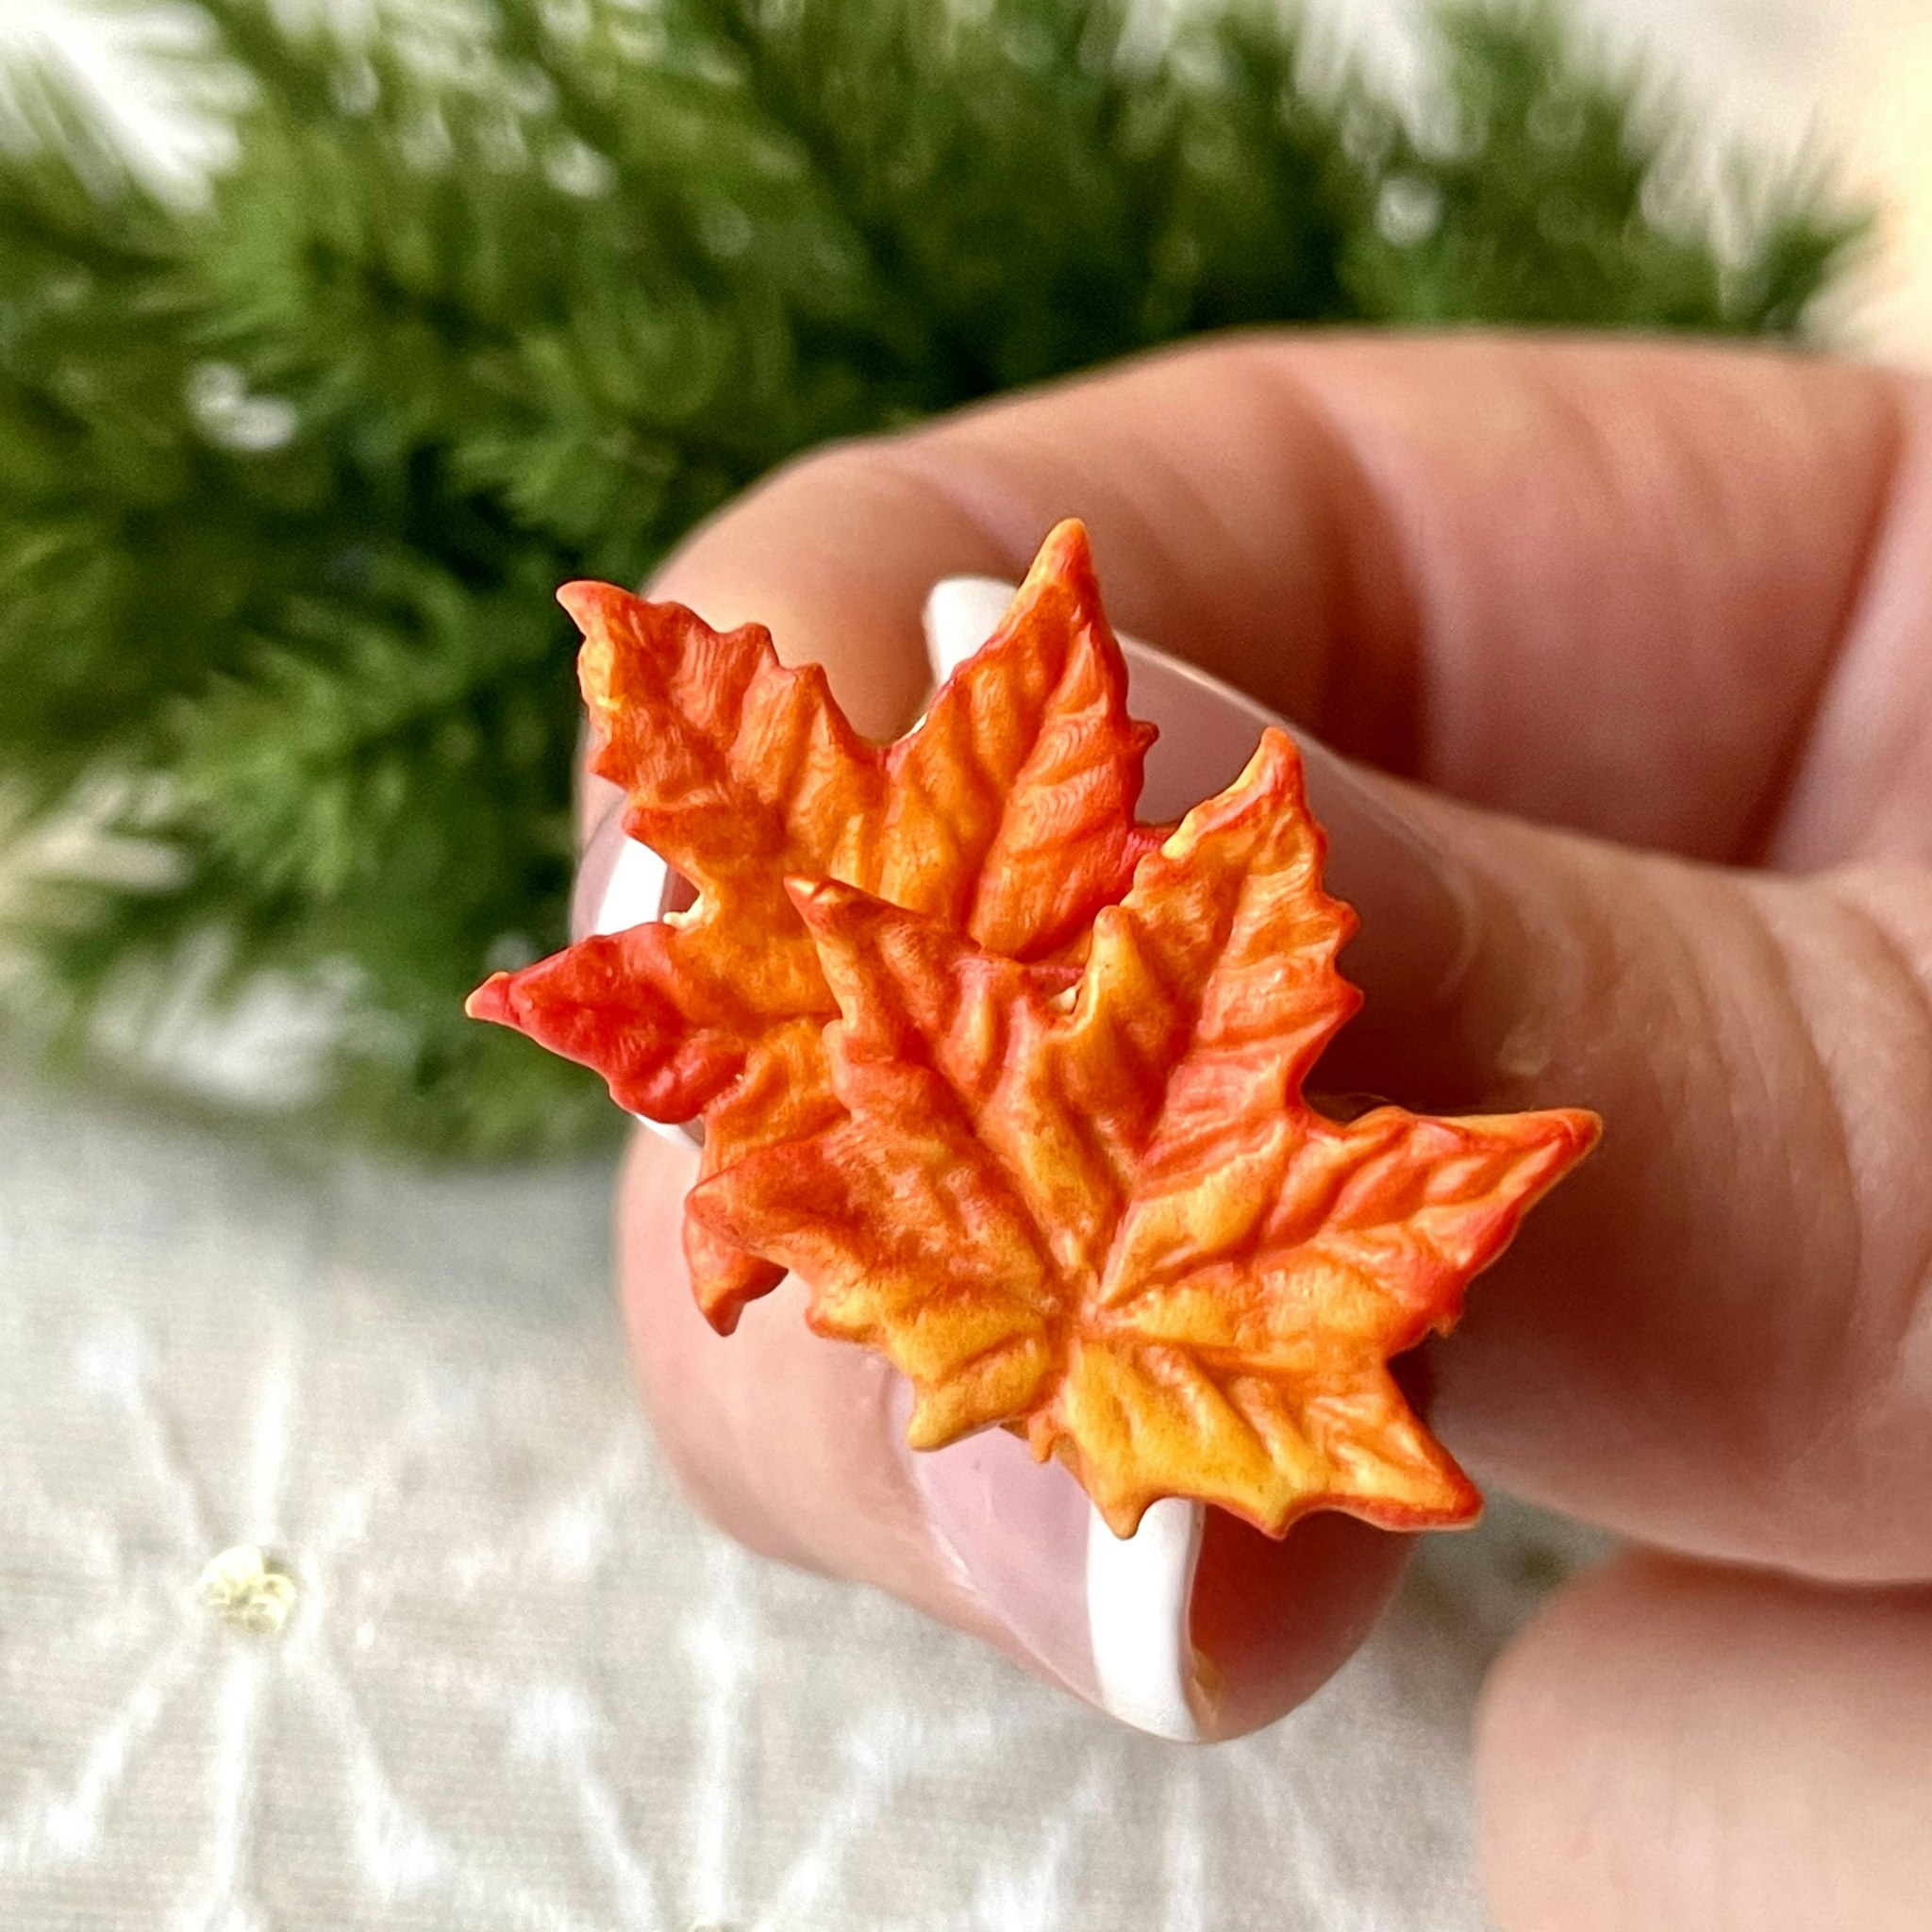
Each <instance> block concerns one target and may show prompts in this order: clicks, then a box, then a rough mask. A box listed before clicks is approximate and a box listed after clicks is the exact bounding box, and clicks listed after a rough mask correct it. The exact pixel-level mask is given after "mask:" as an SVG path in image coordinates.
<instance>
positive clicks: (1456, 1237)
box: [690, 731, 1599, 1535]
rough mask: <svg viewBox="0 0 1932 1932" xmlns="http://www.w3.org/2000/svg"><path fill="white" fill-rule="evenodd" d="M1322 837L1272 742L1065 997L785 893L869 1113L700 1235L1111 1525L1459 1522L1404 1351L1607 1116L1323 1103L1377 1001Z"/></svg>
mask: <svg viewBox="0 0 1932 1932" xmlns="http://www.w3.org/2000/svg"><path fill="white" fill-rule="evenodd" d="M1323 848H1324V841H1323V837H1322V834H1321V832H1320V830H1319V828H1318V827H1317V826H1316V825H1315V824H1314V823H1313V821H1312V820H1311V819H1310V818H1309V816H1308V814H1307V808H1306V806H1305V804H1304V801H1303V794H1302V782H1301V765H1300V759H1299V758H1298V756H1297V754H1296V752H1295V750H1294V747H1293V744H1292V743H1291V741H1290V740H1289V739H1288V738H1287V736H1286V735H1285V734H1283V733H1281V732H1279V731H1270V732H1269V733H1268V734H1267V735H1266V736H1265V738H1264V739H1263V741H1262V743H1261V745H1260V748H1259V749H1258V751H1257V753H1256V755H1255V758H1254V759H1253V761H1252V762H1251V764H1250V765H1249V767H1248V769H1247V770H1246V772H1245V773H1244V774H1242V775H1241V778H1240V779H1239V780H1237V782H1236V783H1235V784H1234V785H1233V786H1231V787H1230V788H1229V789H1228V790H1227V791H1224V792H1223V793H1222V794H1221V795H1220V796H1219V797H1218V798H1214V799H1211V800H1209V801H1208V803H1207V804H1205V805H1203V806H1200V807H1198V808H1196V809H1195V810H1194V811H1192V812H1191V813H1190V814H1189V815H1188V817H1187V818H1186V820H1185V821H1183V823H1182V824H1181V825H1180V827H1179V828H1178V830H1177V831H1176V832H1175V833H1174V835H1173V836H1172V837H1171V838H1170V839H1169V840H1168V841H1167V842H1166V843H1165V845H1164V846H1163V847H1161V848H1160V849H1159V850H1158V851H1156V852H1154V853H1152V854H1150V855H1149V856H1148V857H1147V858H1144V859H1143V860H1142V861H1141V864H1140V867H1139V869H1138V871H1137V874H1136V875H1135V878H1134V881H1133V885H1132V888H1131V890H1130V891H1128V892H1127V893H1126V895H1125V897H1124V899H1123V900H1122V901H1121V902H1120V903H1119V904H1118V905H1117V906H1115V907H1112V908H1103V909H1101V910H1100V911H1099V912H1098V913H1097V915H1096V916H1095V918H1094V923H1093V932H1092V941H1091V950H1090V952H1089V954H1088V957H1087V959H1086V963H1085V967H1084V970H1083V972H1082V974H1081V977H1080V979H1079V980H1078V983H1077V985H1076V986H1075V987H1074V988H1071V989H1069V990H1068V991H1065V992H1061V993H1056V992H1055V991H1053V990H1052V989H1051V988H1050V987H1045V986H1042V985H1041V982H1040V981H1039V979H1038V978H1037V976H1034V975H1029V974H1027V972H1026V971H1025V970H1024V968H1023V967H1022V966H1020V965H1018V964H1016V963H1015V962H1014V961H1012V960H1010V959H1007V958H1000V957H998V956H997V955H996V954H995V953H994V952H993V951H991V950H990V949H988V948H986V947H983V946H980V945H976V944H974V941H973V940H972V939H971V938H969V937H968V936H966V935H965V934H963V933H961V932H959V931H958V930H957V929H956V928H955V927H953V926H950V925H948V924H944V923H942V922H941V921H938V920H933V919H928V918H921V917H919V916H917V915H915V914H912V913H908V912H907V911H905V910H902V909H899V908H893V907H891V906H888V905H885V904H882V903H880V902H879V901H878V900H877V899H876V898H873V897H870V896H868V895H866V894H865V893H863V892H860V891H854V890H852V889H851V887H850V886H848V885H841V884H838V883H834V882H825V881H821V880H812V881H807V880H794V881H792V882H791V895H792V898H793V900H794V903H795V904H796V905H797V906H798V908H799V910H800V912H801V913H802V914H803V917H804V921H805V924H806V925H807V926H808V928H809V931H810V935H811V938H812V940H813V941H815V943H816V946H817V949H818V955H819V958H820V960H821V961H822V963H823V966H824V974H825V977H826V979H827V981H828V982H829V984H830V986H831V989H832V991H833V992H834V993H835V994H836V995H837V998H838V1003H839V1009H840V1012H841V1016H842V1017H841V1020H840V1021H839V1022H838V1023H837V1024H834V1025H832V1026H831V1027H830V1028H829V1030H828V1043H829V1048H830V1057H831V1080H832V1088H833V1091H834V1092H835V1093H836V1095H837V1098H838V1099H839V1100H840V1101H841V1102H842V1103H843V1105H844V1108H846V1109H847V1111H846V1112H845V1114H844V1115H843V1116H841V1117H840V1118H838V1119H836V1120H833V1121H831V1122H829V1123H827V1124H825V1125H824V1126H823V1127H821V1128H820V1129H819V1130H818V1131H816V1132H814V1133H812V1134H810V1135H808V1136H807V1137H805V1138H804V1139H802V1140H797V1141H791V1142H790V1143H788V1144H783V1145H773V1146H769V1147H767V1148H764V1149H762V1150H759V1151H758V1152H755V1153H752V1154H749V1155H748V1156H747V1157H746V1158H742V1159H741V1160H738V1161H737V1162H735V1163H734V1164H733V1165H731V1166H730V1167H729V1168H727V1169H725V1170H724V1171H723V1172H721V1173H719V1174H714V1175H713V1176H712V1177H711V1178H709V1179H708V1180H707V1181H705V1182H704V1183H703V1184H702V1185H700V1186H699V1187H698V1188H697V1189H696V1190H695V1191H693V1192H692V1194H691V1199H690V1208H691V1212H693V1213H694V1214H695V1215H696V1217H697V1218H698V1220H699V1221H700V1222H702V1223H703V1224H705V1225H706V1226H708V1228H710V1229H712V1230H713V1231H715V1232H716V1233H717V1234H718V1235H719V1236H721V1237H722V1238H724V1239H725V1240H728V1241H732V1242H734V1243H737V1244H740V1245H741V1246H742V1247H743V1248H745V1249H747V1250H750V1251H752V1252H755V1253H757V1254H760V1255H763V1256H767V1257H770V1258H771V1259H772V1260H774V1262H777V1263H781V1264H782V1265H784V1266H785V1267H787V1268H789V1269H791V1270H793V1271H795V1272H796V1273H797V1274H799V1275H800V1276H801V1277H802V1278H803V1279H804V1280H805V1282H806V1283H807V1284H808V1287H809V1289H810V1291H811V1300H810V1312H809V1320H810V1322H811V1324H812V1326H813V1327H814V1328H815V1329H817V1330H818V1331H819V1332H820V1333H821V1334H824V1335H828V1336H836V1337H841V1338H843V1339H846V1340H849V1341H859V1342H864V1343H868V1344H870V1345H871V1346H873V1347H874V1348H877V1349H879V1350H881V1351H883V1352H884V1353H885V1354H886V1355H887V1356H888V1357H890V1358H891V1360H892V1361H893V1362H894V1363H895V1364H896V1365H897V1367H898V1368H899V1369H900V1370H902V1371H903V1372H904V1373H905V1374H907V1375H908V1377H909V1378H910V1380H911V1382H912V1385H913V1388H914V1391H915V1395H916V1403H915V1407H914V1409H913V1413H912V1420H911V1425H910V1430H909V1438H910V1441H911V1442H912V1444H913V1445H914V1446H915V1447H918V1448H927V1449H930V1448H936V1447H939V1446H940V1445H941V1444H943V1443H945V1442H948V1441H953V1440H955V1439H956V1438H958V1437H960V1436H963V1435H966V1434H969V1433H971V1432H972V1431H974V1430H976V1429H980V1428H984V1427H987V1426H989V1425H992V1424H1006V1425H1008V1426H1009V1427H1012V1428H1014V1429H1016V1430H1021V1431H1024V1434H1025V1435H1026V1437H1027V1438H1028V1439H1029V1441H1030V1442H1031V1444H1032V1447H1033V1449H1034V1452H1035V1454H1036V1455H1038V1456H1040V1457H1041V1458H1044V1457H1047V1456H1049V1455H1058V1457H1061V1459H1062V1460H1063V1461H1065V1462H1066V1464H1067V1465H1068V1466H1069V1467H1070V1468H1071V1469H1072V1470H1073V1472H1074V1474H1075V1475H1076V1476H1077V1477H1078V1479H1079V1480H1080V1482H1081V1483H1082V1484H1083V1485H1084V1486H1085V1488H1086V1489H1087V1491H1088V1492H1089V1494H1090V1495H1091V1497H1092V1498H1093V1500H1094V1502H1095V1503H1096V1504H1097V1505H1098V1507H1100V1509H1101V1511H1102V1513H1103V1514H1104V1515H1105V1516H1106V1518H1107V1520H1108V1523H1109V1524H1111V1525H1112V1526H1113V1528H1114V1529H1115V1530H1116V1531H1117V1532H1119V1533H1120V1534H1122V1535H1126V1534H1129V1533H1131V1531H1132V1530H1133V1529H1134V1527H1135V1525H1136V1524H1138V1522H1139V1520H1140V1517H1141V1511H1142V1510H1143V1509H1144V1508H1145V1507H1147V1505H1148V1504H1149V1503H1150V1502H1152V1501H1154V1500H1155V1499H1156V1498H1157V1497H1160V1496H1167V1495H1179V1496H1189V1497H1194V1498H1198V1499H1201V1500H1203V1501H1207V1502H1211V1503H1218V1504H1220V1505H1222V1506H1223V1507H1225V1508H1227V1509H1230V1510H1232V1511H1234V1512H1235V1513H1236V1514H1238V1515H1240V1516H1242V1517H1245V1518H1246V1519H1247V1520H1248V1521H1249V1522H1251V1523H1253V1524H1256V1525H1257V1526H1258V1527H1259V1528H1261V1529H1263V1530H1266V1531H1268V1532H1270V1533H1271V1534H1275V1535H1279V1534H1280V1533H1282V1532H1283V1531H1284V1530H1285V1529H1286V1528H1287V1526H1288V1525H1289V1524H1291V1523H1292V1522H1293V1521H1294V1520H1295V1519H1296V1518H1297V1517H1299V1516H1301V1515H1303V1514H1305V1513H1306V1512H1307V1511H1308V1510H1311V1509H1317V1508H1337V1509H1344V1510H1348V1511H1350V1512H1351V1513H1353V1514H1356V1515H1358V1516H1362V1517H1365V1518H1367V1519H1369V1520H1370V1521H1372V1522H1375V1523H1380V1524H1386V1525H1389V1526H1391V1527H1403V1528H1418V1527H1423V1526H1425V1525H1430V1524H1452V1523H1457V1522H1463V1521H1467V1520H1468V1519H1469V1518H1471V1517H1472V1516H1474V1513H1475V1511H1476V1508H1477V1507H1478V1500H1479V1499H1478V1497H1477V1495H1476V1491H1475V1490H1474V1487H1473V1486H1472V1485H1471V1483H1470V1482H1469V1480H1468V1478H1467V1477H1466V1476H1465V1475H1464V1474H1463V1473H1462V1472H1461V1470H1460V1469H1458V1468H1457V1465H1456V1463H1455V1461H1454V1460H1453V1458H1452V1457H1450V1456H1449V1454H1448V1452H1447V1451H1446V1450H1445V1449H1443V1448H1442V1446H1441V1444H1440V1443H1439V1442H1438V1441H1436V1440H1435V1439H1434V1438H1433V1437H1432V1436H1431V1435H1430V1433H1429V1432H1428V1430H1427V1429H1426V1428H1425V1427H1424V1425H1423V1424H1422V1423H1421V1422H1420V1421H1419V1420H1418V1419H1417V1417H1416V1416H1415V1415H1414V1413H1413V1412H1412V1411H1411V1409H1410V1408H1409V1406H1408V1404H1407V1402H1406V1401H1405V1399H1404V1397H1403V1395H1402V1393H1401V1391H1399V1390H1398V1388H1397V1387H1396V1385H1395V1382H1394V1380H1393V1379H1392V1378H1391V1374H1390V1373H1389V1369H1388V1360H1389V1357H1391V1356H1392V1355H1395V1354H1397V1353H1399V1352H1400V1351H1402V1350H1404V1349H1407V1348H1409V1347H1411V1346H1413V1345H1414V1344H1415V1343H1416V1342H1417V1341H1420V1340H1421V1339H1422V1338H1423V1337H1424V1335H1425V1334H1426V1333H1428V1332H1429V1331H1430V1330H1439V1331H1440V1330H1444V1329H1446V1328H1448V1327H1449V1326H1450V1325H1452V1324H1454V1322H1455V1321H1456V1319H1457V1316H1458V1314H1459V1313H1460V1310H1461V1305H1462V1297H1463V1291H1464V1289H1465V1287H1466V1285H1467V1283H1468V1281H1469V1279H1470V1277H1471V1276H1472V1275H1473V1274H1475V1273H1476V1272H1477V1270H1479V1269H1481V1268H1482V1267H1484V1266H1485V1265H1487V1264H1488V1263H1489V1262H1490V1261H1491V1260H1492V1259H1494V1257H1496V1256H1497V1254H1499V1253H1500V1252H1501V1250H1502V1249H1503V1247H1504V1246H1505V1245H1506V1244H1507V1241H1509V1239H1510V1237H1511V1236H1512V1235H1513V1234H1514V1232H1515V1229H1516V1226H1517V1224H1518V1222H1519V1221H1520V1220H1521V1218H1522V1216H1523V1214H1524V1211H1525V1209H1526V1208H1528V1207H1529V1205H1530V1203H1531V1202H1532V1201H1533V1200H1535V1198H1536V1197H1537V1196H1538V1195H1539V1194H1541V1192H1542V1191H1544V1190H1545V1189H1547V1188H1548V1187H1550V1186H1551V1185H1552V1184H1553V1183H1554V1182H1555V1181H1556V1180H1557V1178H1558V1177H1559V1176H1560V1175H1561V1174H1563V1173H1564V1172H1565V1170H1566V1169H1568V1168H1569V1167H1571V1166H1572V1165H1573V1164H1574V1162H1575V1161H1576V1160H1578V1159H1579V1158H1581V1157H1582V1156H1583V1155H1584V1154H1585V1153H1586V1152H1587V1151H1588V1150H1589V1148H1590V1147H1591V1144H1592V1142H1593V1141H1595V1139H1596V1136H1597V1133H1598V1129H1599V1123H1598V1122H1597V1120H1596V1117H1595V1116H1594V1115H1592V1114H1589V1113H1584V1112H1577V1111H1554V1112H1542V1113H1520V1114H1509V1115H1500V1116H1494V1117H1488V1118H1474V1119H1465V1120H1437V1119H1430V1118H1426V1117H1420V1116H1417V1115H1414V1114H1409V1113H1407V1112H1404V1111H1403V1110H1402V1109H1400V1108H1392V1107H1384V1108H1377V1109H1376V1110H1375V1111H1374V1112H1372V1113H1369V1114H1366V1115H1364V1116H1362V1117H1361V1118H1359V1119H1357V1120H1353V1121H1349V1122H1346V1123H1342V1122H1338V1121H1334V1120H1330V1119H1327V1118H1324V1116H1323V1115H1321V1114H1319V1113H1317V1112H1316V1111H1314V1110H1313V1109H1312V1108H1310V1107H1309V1106H1308V1105H1307V1102H1306V1100H1305V1099H1304V1098H1303V1096H1302V1091H1301V1090H1302V1084H1303V1081H1304V1080H1305V1079H1306V1077H1307V1074H1308V1072H1309V1070H1310V1069H1311V1068H1312V1066H1313V1065H1314V1062H1315V1060H1316V1058H1317V1057H1318V1056H1319V1055H1320V1053H1321V1052H1322V1049H1323V1047H1324V1045H1325V1044H1326V1043H1327V1041H1328V1040H1329V1039H1330V1037H1331V1036H1332V1035H1333V1034H1334V1033H1335V1031H1336V1030H1337V1029H1338V1028H1339V1027H1340V1026H1341V1024H1343V1023H1344V1022H1345V1021H1346V1020H1347V1019H1348V1018H1349V1016H1350V1015H1351V1014H1352V1013H1353V1012H1354V1011H1355V1009H1356V1007H1357V1004H1358V1003H1359V995H1358V994H1357V991H1356V990H1355V989H1354V988H1353V987H1351V986H1350V985H1348V984H1347V982H1345V981H1344V980H1343V979H1341V976H1340V974H1338V973H1337V971H1336V968H1335V956H1336V954H1337V952H1338V950H1339V949H1340V947H1341V944H1342V942H1343V941H1345V940H1346V939H1347V937H1348V936H1349V934H1350V932H1351V931H1352V930H1353V929H1354V925H1355V919H1354V915H1353V913H1352V912H1350V911H1349V909H1348V908H1346V907H1345V906H1343V905H1341V903H1340V902H1338V901H1337V900H1334V899H1332V898H1330V897H1328V895H1327V894H1326V893H1325V892H1324V891H1322V890H1321V883H1320V878H1321V863H1322V856H1323Z"/></svg>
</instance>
